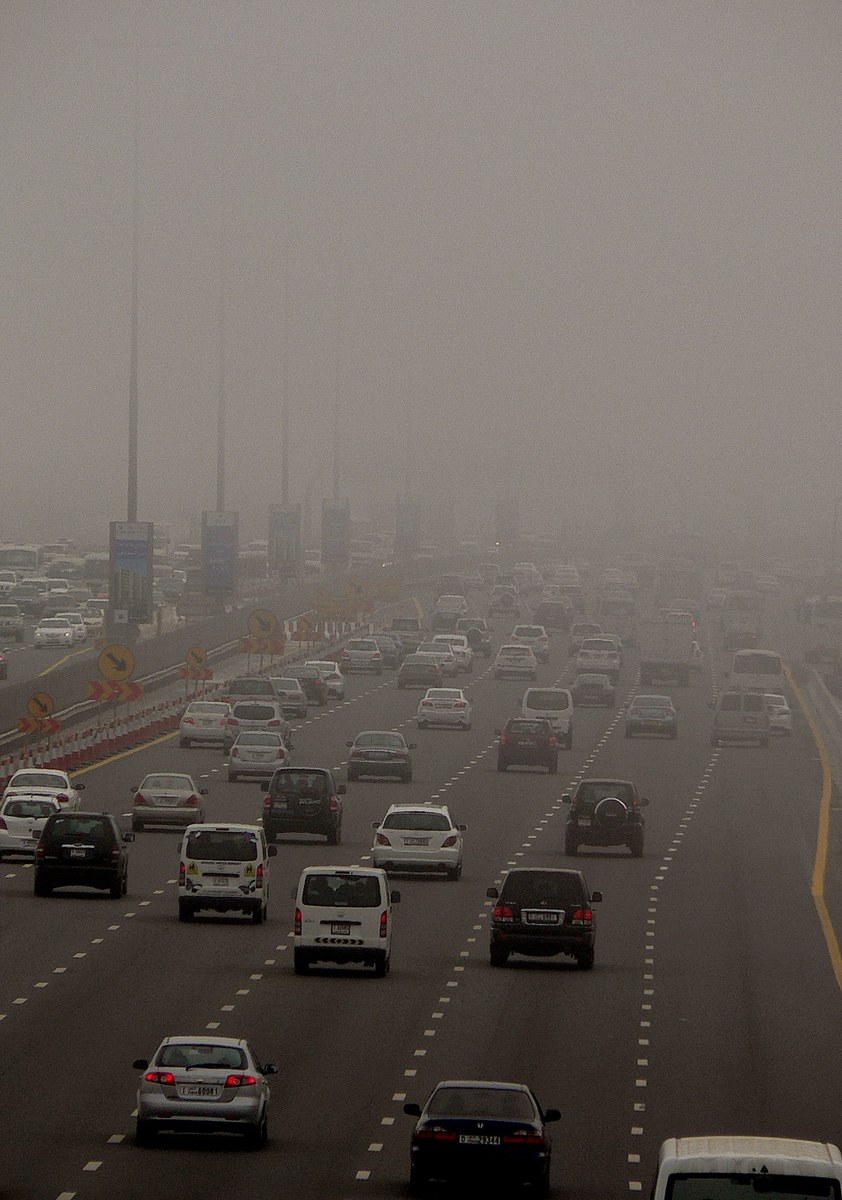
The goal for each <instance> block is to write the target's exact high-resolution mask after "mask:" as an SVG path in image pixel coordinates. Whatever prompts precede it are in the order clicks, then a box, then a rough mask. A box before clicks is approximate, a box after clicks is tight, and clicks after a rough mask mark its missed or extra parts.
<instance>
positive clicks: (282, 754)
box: [275, 746, 287, 758]
mask: <svg viewBox="0 0 842 1200" xmlns="http://www.w3.org/2000/svg"><path fill="white" fill-rule="evenodd" d="M286 756H287V752H286V750H284V748H283V746H278V749H277V751H276V753H275V758H286Z"/></svg>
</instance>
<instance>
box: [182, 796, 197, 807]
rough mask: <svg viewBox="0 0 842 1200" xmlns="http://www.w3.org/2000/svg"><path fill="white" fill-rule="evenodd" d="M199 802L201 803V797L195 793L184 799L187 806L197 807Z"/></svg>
mask: <svg viewBox="0 0 842 1200" xmlns="http://www.w3.org/2000/svg"><path fill="white" fill-rule="evenodd" d="M198 803H199V797H198V796H197V795H195V793H194V795H192V796H188V797H187V799H186V800H185V801H184V804H185V806H186V807H187V808H195V807H196V805H197V804H198Z"/></svg>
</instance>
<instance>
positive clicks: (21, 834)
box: [0, 793, 61, 858]
mask: <svg viewBox="0 0 842 1200" xmlns="http://www.w3.org/2000/svg"><path fill="white" fill-rule="evenodd" d="M55 812H61V805H60V804H59V802H58V800H55V799H53V797H52V796H39V795H37V793H36V794H35V795H34V796H26V795H18V796H9V797H8V798H7V799H6V800H4V801H3V805H2V807H0V858H2V857H3V856H4V855H5V854H23V855H26V857H27V858H34V857H35V847H36V846H37V844H38V839H39V837H40V836H41V830H42V829H43V828H44V826H45V825H46V823H47V817H49V816H50V815H51V814H52V813H55Z"/></svg>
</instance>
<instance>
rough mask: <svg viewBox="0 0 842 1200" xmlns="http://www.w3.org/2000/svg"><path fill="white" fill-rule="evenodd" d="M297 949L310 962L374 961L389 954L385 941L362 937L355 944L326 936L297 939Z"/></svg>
mask: <svg viewBox="0 0 842 1200" xmlns="http://www.w3.org/2000/svg"><path fill="white" fill-rule="evenodd" d="M295 949H296V950H297V951H298V952H299V954H302V955H304V956H305V957H306V958H307V959H308V961H309V962H332V963H374V962H376V961H377V960H378V959H382V958H383V957H385V956H387V955H388V949H389V948H388V946H387V944H386V942H385V941H377V942H373V941H368V940H365V939H360V941H359V942H357V943H356V944H355V945H354V944H351V943H349V942H348V941H345V940H338V939H337V940H335V941H334V940H331V939H330V938H324V939H323V940H319V939H317V940H316V941H299V939H298V938H296V940H295Z"/></svg>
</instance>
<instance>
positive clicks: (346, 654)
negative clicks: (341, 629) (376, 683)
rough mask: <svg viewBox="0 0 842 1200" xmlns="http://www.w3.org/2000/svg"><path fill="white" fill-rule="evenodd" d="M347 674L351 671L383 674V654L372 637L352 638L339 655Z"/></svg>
mask: <svg viewBox="0 0 842 1200" xmlns="http://www.w3.org/2000/svg"><path fill="white" fill-rule="evenodd" d="M339 662H340V665H341V666H342V668H343V670H344V672H345V674H346V675H347V674H348V672H349V671H373V672H374V673H375V675H382V674H383V655H382V653H381V651H380V647H379V646H378V645H377V642H375V641H373V640H372V638H351V639H350V641H349V642H347V643H346V645H345V649H344V650H343V651H342V653H341V655H340V656H339Z"/></svg>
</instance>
